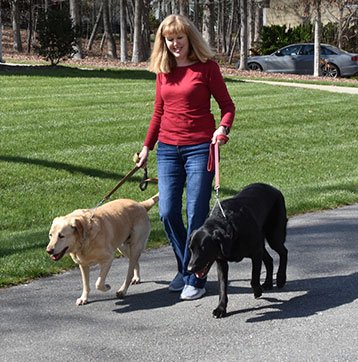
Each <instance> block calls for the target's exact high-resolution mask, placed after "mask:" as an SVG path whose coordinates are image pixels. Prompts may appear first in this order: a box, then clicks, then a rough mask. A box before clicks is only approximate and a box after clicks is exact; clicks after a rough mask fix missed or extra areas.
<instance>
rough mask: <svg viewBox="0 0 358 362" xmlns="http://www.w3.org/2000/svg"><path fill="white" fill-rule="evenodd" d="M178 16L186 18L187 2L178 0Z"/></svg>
mask: <svg viewBox="0 0 358 362" xmlns="http://www.w3.org/2000/svg"><path fill="white" fill-rule="evenodd" d="M179 14H181V15H185V16H188V14H189V0H179Z"/></svg>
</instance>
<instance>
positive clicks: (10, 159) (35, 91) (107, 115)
mask: <svg viewBox="0 0 358 362" xmlns="http://www.w3.org/2000/svg"><path fill="white" fill-rule="evenodd" d="M0 84H1V87H0V130H1V141H0V142H1V147H0V149H1V152H0V173H1V177H0V287H4V286H7V285H12V284H15V283H19V282H25V281H27V280H30V279H31V278H35V277H39V276H45V275H49V274H50V273H55V272H59V271H61V270H64V269H67V268H69V267H71V266H72V265H73V263H72V261H71V260H70V258H69V257H65V258H63V260H61V261H59V262H57V263H54V262H52V261H51V260H50V258H49V257H48V256H47V254H46V252H45V246H46V245H47V242H48V237H47V233H48V230H49V227H50V225H51V222H52V219H53V218H54V217H55V216H58V215H64V214H67V213H69V212H71V211H72V210H74V209H76V208H91V207H94V206H95V205H96V204H97V203H98V202H99V201H100V200H101V199H102V198H103V196H104V195H105V194H106V193H107V192H108V191H110V190H111V189H112V188H113V187H114V186H115V185H116V183H117V182H118V181H119V180H120V179H121V178H122V177H123V176H124V175H125V174H126V173H127V172H128V171H129V170H130V169H131V168H132V167H133V161H132V156H133V154H134V153H135V152H136V151H139V150H140V149H141V145H142V142H143V139H144V136H145V133H146V130H147V126H148V123H149V120H150V117H151V113H152V110H153V99H154V88H155V83H154V75H152V74H150V73H148V72H147V71H145V70H113V69H112V70H80V69H75V68H67V67H60V68H55V69H49V68H47V67H41V68H36V67H35V68H33V67H32V68H30V67H28V68H27V69H25V70H23V69H18V68H16V67H15V68H14V69H13V70H11V71H9V70H7V71H1V72H0ZM227 86H228V88H229V91H230V93H231V95H232V97H233V100H234V102H235V104H236V106H237V117H236V121H235V124H234V127H233V129H232V131H231V133H230V142H229V143H228V144H227V145H225V146H224V147H223V148H222V154H221V164H220V171H221V189H220V197H221V198H226V197H229V196H231V195H233V194H234V193H236V192H237V191H239V190H240V189H241V188H242V187H243V186H245V185H247V184H249V183H251V182H267V183H270V184H272V185H274V186H276V187H278V188H280V189H281V190H282V192H283V193H284V195H285V197H286V203H287V207H288V213H289V215H294V214H297V213H303V212H308V211H313V210H321V209H327V208H333V207H337V206H340V205H345V204H352V203H356V202H358V187H357V185H358V168H357V165H356V161H355V160H357V159H358V137H357V136H358V133H357V129H358V120H357V114H358V102H357V100H358V99H357V98H358V97H357V96H356V95H347V94H335V93H329V92H323V91H322V92H321V91H316V90H306V89H294V88H287V87H279V86H272V85H266V84H252V83H245V82H243V81H242V80H241V79H239V78H237V77H236V78H235V77H228V78H227ZM213 106H214V113H215V115H216V118H217V119H218V115H219V110H218V108H217V106H216V103H215V102H213ZM148 171H149V175H150V176H152V177H154V176H156V162H155V152H152V154H151V156H150V162H149V169H148ZM141 176H142V171H139V172H138V173H137V174H136V175H135V176H133V178H132V179H131V180H130V181H128V182H126V183H125V184H124V185H123V186H122V187H121V188H120V189H119V190H118V191H117V192H116V193H115V194H114V196H113V197H112V199H113V198H116V197H117V198H120V197H128V198H133V199H135V200H142V199H146V198H149V197H150V196H152V195H153V194H155V193H156V192H157V187H156V185H149V186H148V189H147V190H146V191H145V192H142V191H140V189H139V180H140V178H141ZM213 202H214V198H213ZM150 218H151V221H152V234H151V237H150V240H149V244H148V247H157V246H160V245H164V244H166V243H167V241H166V239H165V235H164V232H163V230H162V226H161V224H160V221H159V218H158V209H157V207H155V208H153V209H152V210H151V211H150Z"/></svg>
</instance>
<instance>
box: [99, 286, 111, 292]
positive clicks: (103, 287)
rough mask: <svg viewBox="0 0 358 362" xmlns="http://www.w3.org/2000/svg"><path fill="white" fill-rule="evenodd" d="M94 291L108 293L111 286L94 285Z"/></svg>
mask: <svg viewBox="0 0 358 362" xmlns="http://www.w3.org/2000/svg"><path fill="white" fill-rule="evenodd" d="M96 289H97V290H100V291H101V292H108V291H109V290H110V289H111V286H110V285H109V284H104V285H96Z"/></svg>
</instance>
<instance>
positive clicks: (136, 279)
mask: <svg viewBox="0 0 358 362" xmlns="http://www.w3.org/2000/svg"><path fill="white" fill-rule="evenodd" d="M134 284H140V278H139V277H133V279H132V281H131V285H134Z"/></svg>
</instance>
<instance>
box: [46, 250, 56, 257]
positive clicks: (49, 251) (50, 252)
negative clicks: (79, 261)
mask: <svg viewBox="0 0 358 362" xmlns="http://www.w3.org/2000/svg"><path fill="white" fill-rule="evenodd" d="M54 250H55V249H53V248H46V251H47V252H48V253H49V254H50V255H52V254H53V252H54Z"/></svg>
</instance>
